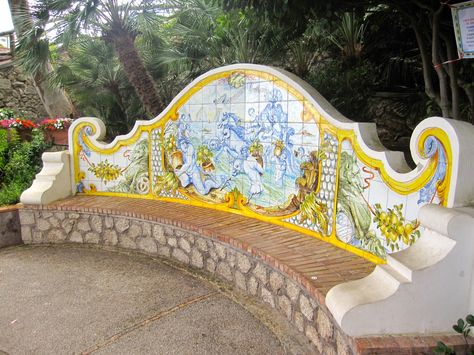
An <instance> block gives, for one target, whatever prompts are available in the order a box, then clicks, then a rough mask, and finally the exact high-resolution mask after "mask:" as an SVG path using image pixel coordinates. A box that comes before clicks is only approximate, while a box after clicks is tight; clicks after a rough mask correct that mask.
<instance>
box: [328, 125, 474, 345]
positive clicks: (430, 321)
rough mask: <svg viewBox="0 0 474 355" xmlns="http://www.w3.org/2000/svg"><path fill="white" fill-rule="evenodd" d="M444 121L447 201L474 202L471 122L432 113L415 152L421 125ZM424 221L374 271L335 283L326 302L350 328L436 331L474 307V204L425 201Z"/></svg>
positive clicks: (356, 332) (359, 332)
mask: <svg viewBox="0 0 474 355" xmlns="http://www.w3.org/2000/svg"><path fill="white" fill-rule="evenodd" d="M428 127H439V128H441V129H443V130H444V131H445V132H446V133H447V134H448V136H449V139H450V142H451V143H452V146H451V149H452V157H453V161H452V185H451V190H450V195H449V200H448V203H447V205H448V206H449V207H461V206H467V205H469V204H470V203H472V198H473V193H474V184H473V183H472V176H473V174H474V164H473V159H472V157H473V156H474V143H473V139H472V137H474V127H473V126H472V125H470V124H468V123H465V122H458V121H453V120H447V119H444V118H439V117H433V118H429V119H427V120H425V121H423V122H422V123H421V124H420V125H419V126H418V127H417V128H416V129H415V132H414V133H413V136H412V141H411V148H412V152H415V151H417V150H416V149H414V148H415V147H416V146H417V144H418V142H417V138H416V137H419V136H420V134H421V132H422V131H423V130H424V129H427V128H428ZM418 220H419V222H420V224H421V226H422V227H423V229H422V230H423V231H422V235H421V237H420V239H419V240H418V241H417V242H416V243H415V244H414V245H413V246H411V247H410V248H408V249H405V250H403V251H400V252H398V253H393V254H391V255H390V256H388V258H387V264H382V265H378V266H377V267H376V268H375V270H374V271H373V272H372V274H370V275H369V276H367V277H365V278H363V279H360V280H357V281H352V282H348V283H344V284H339V285H337V286H335V287H333V288H332V289H331V290H330V291H329V292H328V294H327V297H326V305H327V306H328V308H329V310H330V311H331V313H332V314H333V316H334V318H335V320H336V321H337V323H338V324H339V325H340V326H341V328H342V329H343V330H344V331H345V332H346V333H347V334H349V335H351V336H364V335H365V336H366V335H373V334H407V333H432V332H446V331H450V330H451V325H452V324H453V323H454V322H455V321H456V319H458V318H463V317H465V316H466V314H468V313H469V312H472V311H473V309H474V292H473V290H472V284H473V282H472V277H473V272H472V269H473V264H474V252H473V251H474V208H471V207H465V208H462V209H461V208H446V207H442V206H439V205H426V206H423V207H422V208H421V209H420V211H419V215H418Z"/></svg>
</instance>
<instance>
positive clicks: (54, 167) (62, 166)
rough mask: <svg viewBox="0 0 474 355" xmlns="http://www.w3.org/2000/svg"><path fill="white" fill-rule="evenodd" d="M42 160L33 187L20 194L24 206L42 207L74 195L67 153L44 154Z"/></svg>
mask: <svg viewBox="0 0 474 355" xmlns="http://www.w3.org/2000/svg"><path fill="white" fill-rule="evenodd" d="M42 159H43V169H42V170H41V171H40V172H39V173H38V174H37V175H36V178H35V180H34V181H33V185H31V187H30V188H29V189H27V190H25V191H24V192H23V193H22V194H21V197H20V201H21V202H22V203H24V204H33V205H44V204H48V203H51V202H53V201H56V200H60V199H63V198H66V197H69V196H72V195H73V194H74V193H73V190H72V188H71V187H72V186H73V179H72V176H71V167H70V165H71V164H70V160H71V159H70V155H69V152H68V151H61V152H46V153H44V154H43V156H42Z"/></svg>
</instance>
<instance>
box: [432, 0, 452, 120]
mask: <svg viewBox="0 0 474 355" xmlns="http://www.w3.org/2000/svg"><path fill="white" fill-rule="evenodd" d="M444 6H445V5H444V4H441V5H440V7H439V9H438V10H436V12H434V13H433V25H432V26H433V29H432V31H433V32H432V35H433V36H432V40H431V59H432V62H433V66H434V68H435V71H436V74H437V75H438V80H439V96H440V107H441V111H442V113H443V116H444V117H451V106H450V102H449V96H448V81H447V75H446V73H445V71H444V69H443V67H442V64H441V58H440V51H441V48H440V40H439V39H440V34H439V31H440V16H441V13H442V12H443V9H444Z"/></svg>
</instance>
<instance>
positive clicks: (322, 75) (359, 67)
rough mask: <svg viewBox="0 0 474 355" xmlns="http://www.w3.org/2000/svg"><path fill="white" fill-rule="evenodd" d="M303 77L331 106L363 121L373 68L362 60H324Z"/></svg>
mask: <svg viewBox="0 0 474 355" xmlns="http://www.w3.org/2000/svg"><path fill="white" fill-rule="evenodd" d="M307 81H308V82H309V83H310V84H311V85H312V86H314V87H315V88H316V90H318V91H319V92H320V93H321V95H323V97H325V98H326V99H327V100H328V101H329V102H330V103H331V104H332V105H333V106H334V107H336V108H337V109H338V110H339V111H340V112H342V113H343V114H344V115H346V116H347V117H349V118H350V119H352V120H355V121H367V119H368V117H367V112H368V101H367V98H368V97H370V95H371V93H372V86H373V84H374V72H373V69H372V68H371V67H370V65H369V64H368V63H366V62H361V63H356V64H352V65H349V66H348V65H346V64H344V63H343V62H341V61H338V60H327V61H324V62H321V63H318V65H317V66H316V67H315V69H314V70H313V71H312V72H311V74H310V75H309V77H308V78H307Z"/></svg>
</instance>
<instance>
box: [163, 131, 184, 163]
mask: <svg viewBox="0 0 474 355" xmlns="http://www.w3.org/2000/svg"><path fill="white" fill-rule="evenodd" d="M165 149H166V150H167V151H168V152H170V157H171V166H172V167H173V169H179V168H181V167H182V166H183V152H182V151H180V150H178V149H177V146H176V137H175V136H174V134H170V135H169V136H168V137H167V138H166V142H165Z"/></svg>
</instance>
